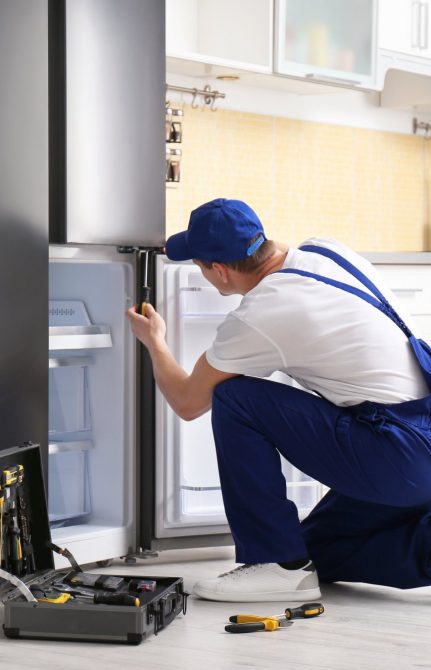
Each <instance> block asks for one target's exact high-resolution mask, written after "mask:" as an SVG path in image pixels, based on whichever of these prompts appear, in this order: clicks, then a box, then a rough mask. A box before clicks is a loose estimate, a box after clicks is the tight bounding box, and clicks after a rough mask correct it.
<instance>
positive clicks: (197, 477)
mask: <svg viewBox="0 0 431 670" xmlns="http://www.w3.org/2000/svg"><path fill="white" fill-rule="evenodd" d="M157 260H158V266H157V309H158V311H159V312H160V313H161V314H162V316H163V317H164V318H165V320H166V324H167V341H168V344H169V346H170V348H171V350H172V352H173V353H174V356H175V357H176V359H177V360H178V361H179V363H180V365H181V366H182V367H183V368H184V369H185V370H186V371H187V372H191V371H192V369H193V366H194V364H195V362H196V360H197V359H198V357H199V356H200V355H201V354H202V353H203V352H204V351H205V350H206V349H207V348H208V347H209V346H210V344H211V342H212V341H213V339H214V336H215V334H216V329H217V326H218V325H219V324H220V323H221V321H222V320H223V318H224V315H225V314H226V313H227V312H229V311H230V310H232V309H235V308H236V307H237V306H238V304H239V302H240V300H241V296H237V295H235V296H228V297H226V296H221V295H220V294H219V293H218V291H217V290H216V289H215V288H214V287H213V286H211V284H209V283H208V282H207V281H206V279H205V278H204V277H203V275H202V274H201V272H200V270H199V268H198V267H197V266H196V265H194V264H193V263H174V262H171V261H169V260H168V259H166V257H159V258H158V259H157ZM271 379H274V380H275V381H280V382H283V383H293V382H292V380H290V379H289V378H288V377H286V376H285V375H283V374H281V373H276V374H274V375H272V376H271ZM282 469H283V473H284V475H285V477H286V484H287V495H288V497H289V498H290V499H292V500H293V501H294V502H295V503H296V505H297V506H298V509H299V514H300V517H304V516H305V515H306V514H308V512H309V511H310V510H311V509H312V508H313V507H314V505H315V504H316V503H317V502H318V501H319V500H320V498H321V497H322V495H323V493H324V487H323V486H322V485H321V484H320V483H319V482H316V481H315V480H313V479H311V478H310V477H308V476H307V475H305V474H303V473H302V472H300V471H299V470H297V469H296V468H294V467H293V466H292V465H290V464H289V463H287V462H286V461H285V460H284V459H282ZM228 532H229V527H228V525H227V520H226V516H225V513H224V507H223V500H222V494H221V488H220V480H219V477H218V469H217V460H216V452H215V446H214V441H213V437H212V430H211V413H210V412H207V413H206V414H205V415H203V416H201V417H199V418H198V419H195V420H194V421H191V422H186V421H182V420H181V419H179V418H178V417H177V416H176V415H175V413H174V412H173V411H172V410H171V408H170V407H169V405H168V404H167V403H166V401H165V400H164V398H163V396H162V395H161V394H160V393H159V392H157V393H156V523H155V534H156V538H167V537H175V536H187V535H211V534H222V533H223V534H225V533H228Z"/></svg>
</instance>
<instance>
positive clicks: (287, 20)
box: [275, 0, 376, 85]
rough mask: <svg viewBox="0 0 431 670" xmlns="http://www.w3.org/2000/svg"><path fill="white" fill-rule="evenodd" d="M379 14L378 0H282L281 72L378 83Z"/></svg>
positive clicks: (278, 30)
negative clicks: (304, 0)
mask: <svg viewBox="0 0 431 670" xmlns="http://www.w3.org/2000/svg"><path fill="white" fill-rule="evenodd" d="M375 14H376V3H375V0H350V1H349V2H345V0H308V1H307V2H301V1H300V0H276V20H275V26H276V49H275V53H276V70H277V72H280V73H282V74H293V75H300V76H307V77H310V78H313V77H315V78H316V79H321V80H324V79H326V78H328V77H329V78H331V79H333V80H334V81H337V80H338V81H340V83H345V84H351V85H355V84H358V85H367V84H369V85H370V84H372V83H373V81H374V61H375V53H374V52H375V26H376V18H375Z"/></svg>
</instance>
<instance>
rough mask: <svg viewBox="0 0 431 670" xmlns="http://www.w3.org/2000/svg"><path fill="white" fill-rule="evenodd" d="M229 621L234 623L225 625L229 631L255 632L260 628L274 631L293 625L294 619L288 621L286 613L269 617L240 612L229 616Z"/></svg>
mask: <svg viewBox="0 0 431 670" xmlns="http://www.w3.org/2000/svg"><path fill="white" fill-rule="evenodd" d="M234 620H235V621H234ZM229 621H232V623H230V624H228V625H227V626H225V627H224V629H225V631H226V632H227V633H254V632H256V631H258V630H271V631H272V630H278V628H286V627H287V626H292V625H293V621H288V620H287V619H286V617H285V616H284V614H281V615H280V616H267V617H265V616H257V615H255V614H238V615H236V616H232V617H229Z"/></svg>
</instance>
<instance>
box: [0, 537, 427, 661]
mask: <svg viewBox="0 0 431 670" xmlns="http://www.w3.org/2000/svg"><path fill="white" fill-rule="evenodd" d="M232 567H234V562H233V549H232V548H231V547H221V548H215V549H195V550H182V551H166V552H162V553H161V554H160V555H159V557H158V558H151V559H147V560H145V561H139V563H138V564H136V565H135V566H129V565H125V564H124V561H116V562H114V563H113V564H112V565H111V566H110V568H108V569H103V570H102V569H100V570H98V571H100V572H111V573H115V574H135V573H136V574H142V575H145V574H148V575H149V574H154V575H160V576H162V575H166V576H174V577H176V576H181V577H183V578H184V581H185V587H186V589H187V590H190V591H191V587H192V584H193V582H194V581H196V580H197V579H201V578H204V577H211V576H213V575H216V574H219V573H220V572H223V571H225V570H229V569H231V568H232ZM322 602H323V604H324V605H325V608H326V612H325V613H324V614H323V615H322V616H320V617H318V618H316V619H312V620H308V621H301V620H299V621H296V622H295V623H294V624H293V625H292V626H289V627H287V628H285V629H281V630H278V631H276V632H273V633H269V632H268V633H264V632H262V633H252V634H248V635H231V634H229V633H225V631H224V625H225V623H226V622H227V620H228V617H229V615H231V614H235V613H238V612H240V611H243V612H244V611H247V612H250V613H256V614H277V613H281V612H282V611H283V610H284V608H285V607H287V606H288V605H289V603H284V602H282V603H269V604H268V605H266V604H265V603H251V604H247V605H240V604H235V603H231V604H229V603H216V602H208V601H204V600H199V599H197V598H194V597H191V598H189V608H188V612H187V615H186V616H179V617H178V618H177V619H175V620H174V621H173V622H172V623H171V624H170V625H169V626H168V627H167V628H166V629H165V630H163V631H161V632H160V633H159V635H158V636H157V637H155V636H152V637H150V638H149V639H148V640H146V641H145V642H143V643H142V644H141V645H139V646H136V647H134V646H124V645H108V644H96V643H80V642H49V641H47V642H45V641H29V640H9V639H6V638H4V637H3V634H2V633H0V668H5V669H6V668H7V670H18V668H19V669H20V670H26V669H33V668H34V669H36V668H37V669H38V670H39V669H42V668H43V669H44V670H51V669H56V670H57V669H60V668H61V669H62V670H72V669H73V670H75V669H79V670H87V668H91V670H102V669H103V670H123V669H126V668H130V669H133V668H151V669H154V670H157V669H159V668H160V669H161V670H213V669H214V670H230V669H239V670H244V669H245V668H250V669H253V668H262V669H263V668H265V669H266V668H268V669H269V668H274V670H279V669H280V670H281V669H283V670H299V669H302V668H303V669H310V670H311V669H313V670H323V669H329V668H330V669H331V670H355V669H358V670H359V669H361V670H362V669H368V668H370V669H373V670H376V669H377V670H386V669H388V670H389V669H391V670H394V669H396V670H410V669H414V668H430V669H431V587H429V588H428V587H427V588H422V589H414V590H410V591H399V590H396V589H389V588H385V587H376V586H370V585H365V584H354V585H352V584H341V583H340V584H334V585H323V587H322ZM0 612H1V623H3V611H2V609H1V610H0Z"/></svg>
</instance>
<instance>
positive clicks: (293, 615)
mask: <svg viewBox="0 0 431 670" xmlns="http://www.w3.org/2000/svg"><path fill="white" fill-rule="evenodd" d="M324 611H325V608H324V607H323V605H322V603H305V604H304V605H300V606H299V607H292V608H290V607H287V608H286V609H285V610H284V613H285V615H286V619H312V618H313V617H315V616H319V614H323V612H324Z"/></svg>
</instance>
